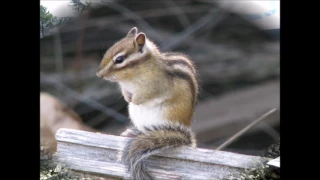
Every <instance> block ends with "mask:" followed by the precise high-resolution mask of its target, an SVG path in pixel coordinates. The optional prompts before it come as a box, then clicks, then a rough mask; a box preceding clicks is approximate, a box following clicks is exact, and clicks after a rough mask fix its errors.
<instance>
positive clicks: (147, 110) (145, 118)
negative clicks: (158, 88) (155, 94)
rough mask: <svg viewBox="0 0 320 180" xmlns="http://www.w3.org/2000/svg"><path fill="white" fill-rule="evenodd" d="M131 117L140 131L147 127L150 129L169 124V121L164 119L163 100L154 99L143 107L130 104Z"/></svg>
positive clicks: (142, 105)
mask: <svg viewBox="0 0 320 180" xmlns="http://www.w3.org/2000/svg"><path fill="white" fill-rule="evenodd" d="M129 115H130V119H131V121H132V122H133V124H134V125H135V126H136V128H138V129H139V130H140V131H144V128H145V127H147V128H148V127H152V126H157V125H166V124H168V123H169V121H167V120H166V119H165V118H164V111H163V107H162V106H161V99H154V100H152V101H150V102H147V103H144V104H141V105H135V104H133V103H129Z"/></svg>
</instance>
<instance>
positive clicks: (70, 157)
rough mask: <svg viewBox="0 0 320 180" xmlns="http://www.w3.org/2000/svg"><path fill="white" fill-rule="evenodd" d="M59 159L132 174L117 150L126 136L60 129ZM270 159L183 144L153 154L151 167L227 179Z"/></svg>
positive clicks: (89, 169) (173, 175)
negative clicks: (127, 171)
mask: <svg viewBox="0 0 320 180" xmlns="http://www.w3.org/2000/svg"><path fill="white" fill-rule="evenodd" d="M56 140H57V142H58V148H57V149H58V150H57V153H56V154H55V156H54V157H55V159H56V161H58V162H61V163H64V164H65V165H66V166H67V167H68V168H70V169H72V170H76V171H81V172H85V173H89V174H99V175H101V176H106V177H128V174H127V173H126V171H125V167H124V165H122V164H121V163H120V162H118V161H117V153H118V151H119V150H121V149H122V148H123V147H124V144H125V143H126V142H127V141H128V140H129V138H126V137H120V136H113V135H106V134H99V133H91V132H85V131H79V130H72V129H60V130H58V132H57V134H56ZM268 160H269V159H267V158H263V157H257V156H248V155H242V154H235V153H230V152H223V151H215V150H207V149H199V148H190V147H182V148H177V149H170V150H166V151H163V152H161V153H159V154H157V155H154V156H152V157H151V158H150V159H149V160H148V161H146V163H147V170H148V171H149V172H150V173H151V174H152V175H153V176H154V177H156V179H168V180H169V179H227V178H228V177H231V176H235V175H237V174H239V173H240V172H242V170H244V169H245V168H253V167H259V166H261V164H264V163H265V162H267V161H268Z"/></svg>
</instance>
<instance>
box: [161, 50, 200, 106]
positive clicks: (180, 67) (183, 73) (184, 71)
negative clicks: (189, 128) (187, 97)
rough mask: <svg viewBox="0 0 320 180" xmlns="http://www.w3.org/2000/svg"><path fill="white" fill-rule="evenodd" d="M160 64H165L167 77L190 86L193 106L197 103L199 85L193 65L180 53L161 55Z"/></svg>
mask: <svg viewBox="0 0 320 180" xmlns="http://www.w3.org/2000/svg"><path fill="white" fill-rule="evenodd" d="M162 55H163V59H162V62H163V63H164V64H165V67H166V71H167V72H168V75H169V76H172V77H174V78H180V79H183V80H185V81H187V82H188V83H189V85H190V89H191V93H192V96H193V100H192V102H193V103H194V105H195V104H196V102H197V98H198V93H199V85H198V79H197V74H196V69H195V65H194V63H193V62H192V61H191V60H190V58H189V57H188V56H187V55H185V54H182V53H176V52H166V53H163V54H162Z"/></svg>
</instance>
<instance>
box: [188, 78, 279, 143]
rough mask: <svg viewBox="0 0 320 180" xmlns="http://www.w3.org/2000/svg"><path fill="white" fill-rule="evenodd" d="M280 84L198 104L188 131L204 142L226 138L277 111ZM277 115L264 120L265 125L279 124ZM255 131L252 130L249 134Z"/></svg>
mask: <svg viewBox="0 0 320 180" xmlns="http://www.w3.org/2000/svg"><path fill="white" fill-rule="evenodd" d="M279 85H280V83H279V81H271V82H268V83H265V84H260V85H256V86H254V87H251V88H246V89H242V90H238V91H235V92H231V93H227V94H225V95H223V96H221V97H219V98H212V99H210V100H208V101H206V102H203V103H201V104H199V105H198V106H197V107H196V110H195V118H194V119H195V122H194V123H193V126H192V129H193V131H194V132H195V133H196V136H197V140H198V141H201V142H204V141H209V140H217V139H219V138H222V137H230V136H232V135H233V134H235V133H237V132H238V131H240V130H241V129H243V128H244V127H245V126H247V125H248V124H250V123H251V122H253V121H254V120H256V119H257V118H258V117H259V116H261V115H262V114H264V113H266V112H267V111H269V110H271V109H273V108H277V109H279V108H280V87H279ZM279 119H280V117H279V111H277V113H275V114H274V115H271V116H270V117H269V118H267V119H266V120H264V122H265V123H267V124H268V125H271V126H272V125H276V124H279ZM254 129H257V128H252V130H254Z"/></svg>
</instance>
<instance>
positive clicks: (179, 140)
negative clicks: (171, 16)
mask: <svg viewBox="0 0 320 180" xmlns="http://www.w3.org/2000/svg"><path fill="white" fill-rule="evenodd" d="M97 76H98V77H100V78H103V79H105V80H108V81H111V82H117V83H118V84H119V87H120V89H121V92H122V95H123V96H124V99H125V100H126V101H127V102H128V104H129V105H128V111H129V116H130V119H131V121H132V123H133V125H134V127H132V128H131V129H128V130H127V131H125V132H123V133H122V134H121V135H122V136H128V137H132V138H131V140H130V141H129V142H128V143H127V144H126V146H125V148H124V150H123V151H122V152H121V157H120V158H121V161H122V162H123V163H124V164H125V165H126V167H127V170H128V172H129V173H130V175H131V177H132V178H133V179H139V180H140V179H152V176H151V175H150V174H149V173H148V172H147V171H146V170H145V164H144V160H145V159H146V158H148V157H149V156H151V155H153V154H156V153H158V152H159V151H162V150H164V149H168V148H173V147H180V146H191V147H196V140H195V136H194V134H193V132H192V131H191V127H190V126H191V123H192V121H193V114H194V108H195V105H196V102H197V96H198V82H197V78H196V77H197V75H196V70H195V66H194V64H193V62H192V61H191V60H189V58H188V56H186V55H184V54H182V53H174V52H167V53H163V52H160V50H159V48H158V47H157V46H156V45H155V44H154V43H153V42H152V41H151V40H149V39H148V38H147V37H146V35H145V33H143V32H140V33H138V29H137V28H136V27H133V28H132V29H131V30H130V31H129V32H128V33H127V35H126V37H124V38H123V39H121V40H120V41H118V42H116V43H115V44H114V45H113V46H112V47H110V48H109V49H108V50H107V51H106V53H105V55H104V57H103V59H102V61H101V63H100V66H99V69H98V70H97Z"/></svg>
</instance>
